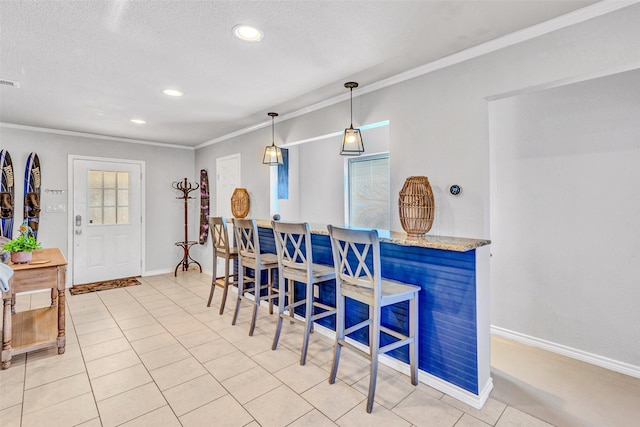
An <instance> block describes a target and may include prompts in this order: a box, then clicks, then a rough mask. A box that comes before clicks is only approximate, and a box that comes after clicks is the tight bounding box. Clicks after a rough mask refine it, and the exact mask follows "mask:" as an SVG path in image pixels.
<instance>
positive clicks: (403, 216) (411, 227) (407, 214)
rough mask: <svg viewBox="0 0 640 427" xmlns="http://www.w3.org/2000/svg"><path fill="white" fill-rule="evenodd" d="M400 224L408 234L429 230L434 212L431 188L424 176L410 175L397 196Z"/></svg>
mask: <svg viewBox="0 0 640 427" xmlns="http://www.w3.org/2000/svg"><path fill="white" fill-rule="evenodd" d="M398 210H399V211H400V225H402V228H403V229H404V231H406V232H407V234H408V235H409V236H421V235H423V234H425V233H426V232H428V231H429V230H431V226H432V225H433V217H434V213H435V203H434V200H433V190H432V189H431V184H429V179H428V178H427V177H426V176H410V177H409V178H407V180H406V181H405V182H404V186H403V187H402V190H400V196H399V197H398Z"/></svg>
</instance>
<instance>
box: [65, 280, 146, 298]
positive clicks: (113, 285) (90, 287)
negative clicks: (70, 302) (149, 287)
mask: <svg viewBox="0 0 640 427" xmlns="http://www.w3.org/2000/svg"><path fill="white" fill-rule="evenodd" d="M135 285H140V281H139V280H138V279H137V277H126V278H124V279H114V280H105V281H104V282H95V283H87V284H86V285H74V286H72V287H71V288H69V292H70V293H71V295H80V294H87V293H89V292H98V291H106V290H108V289H117V288H124V287H127V286H135Z"/></svg>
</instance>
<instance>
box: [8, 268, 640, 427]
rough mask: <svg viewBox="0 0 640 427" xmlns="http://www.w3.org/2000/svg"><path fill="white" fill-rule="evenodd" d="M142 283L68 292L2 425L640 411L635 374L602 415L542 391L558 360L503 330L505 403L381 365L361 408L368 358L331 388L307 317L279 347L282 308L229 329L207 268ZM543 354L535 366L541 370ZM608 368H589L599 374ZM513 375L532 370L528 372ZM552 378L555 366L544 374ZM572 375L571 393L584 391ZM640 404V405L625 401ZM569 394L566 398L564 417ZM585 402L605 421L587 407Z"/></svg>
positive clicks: (432, 419)
mask: <svg viewBox="0 0 640 427" xmlns="http://www.w3.org/2000/svg"><path fill="white" fill-rule="evenodd" d="M142 282H143V284H142V285H138V286H133V287H128V288H122V289H116V290H110V291H102V292H98V293H91V294H85V295H76V296H70V295H68V296H67V308H68V310H67V349H66V352H65V354H64V355H58V354H57V351H56V349H50V350H41V351H37V352H31V353H28V354H27V355H20V356H17V357H15V358H14V359H13V365H12V367H11V368H10V369H8V370H5V371H1V372H0V425H2V427H10V426H44V425H46V426H76V425H83V426H116V425H126V426H180V425H183V426H216V427H217V426H251V427H253V426H313V427H315V426H334V425H338V426H385V427H386V426H388V427H392V426H434V427H437V426H447V427H449V426H456V427H479V426H485V427H486V426H488V425H492V426H497V427H505V426H533V427H538V426H540V427H543V426H549V425H551V424H548V423H547V422H545V421H543V419H546V420H547V421H552V422H558V424H556V425H576V426H591V425H593V426H596V425H598V426H605V425H606V426H627V425H628V426H631V425H637V424H635V423H636V422H637V420H638V416H640V413H639V412H637V411H638V408H640V404H638V403H640V402H638V398H639V396H640V380H638V381H637V382H636V379H635V378H629V377H625V376H620V377H622V379H621V380H620V378H614V379H616V380H618V383H617V384H620V383H622V384H625V385H627V386H628V388H627V389H626V390H627V391H630V393H632V395H631V397H629V398H627V399H626V400H624V399H623V400H622V404H623V405H620V402H619V399H618V398H617V397H613V398H611V397H610V396H609V397H607V396H601V394H598V396H599V397H598V398H602V399H603V401H602V405H603V406H604V407H606V408H608V410H609V412H611V413H612V415H607V414H608V413H609V412H607V411H606V410H605V411H600V410H598V403H597V402H596V405H595V411H594V406H593V405H589V404H585V403H584V402H582V404H576V403H575V402H568V401H567V400H566V399H556V400H555V401H554V400H553V399H547V400H546V401H545V400H544V399H540V398H538V396H540V395H542V396H545V397H547V398H549V396H556V397H557V396H558V395H562V393H563V390H562V388H563V387H559V390H552V391H550V392H549V391H545V390H540V389H539V388H537V386H539V385H538V384H537V383H536V381H539V380H540V378H544V376H540V375H535V374H532V372H534V371H535V369H525V370H524V371H522V369H521V367H522V366H530V367H531V366H534V367H535V366H538V365H540V363H539V361H540V360H541V359H542V360H543V361H544V360H546V359H549V360H556V359H558V358H559V356H556V355H553V356H549V354H550V353H547V352H543V353H542V355H540V354H537V352H538V350H536V349H529V348H528V347H525V346H519V347H518V344H515V343H512V342H510V341H507V340H500V339H498V340H494V346H496V345H497V346H498V347H499V348H500V351H501V355H503V356H505V358H504V360H501V361H500V363H501V365H500V368H501V369H502V370H496V368H495V364H494V374H493V376H494V378H496V388H495V390H494V393H493V394H492V396H496V395H500V396H501V400H502V401H504V402H509V403H510V404H509V405H507V404H505V403H502V402H501V401H499V400H496V399H495V398H493V397H491V398H489V400H488V402H487V404H486V405H485V406H484V408H483V409H482V410H476V409H473V408H471V407H469V406H467V405H464V404H462V403H460V402H459V401H457V400H455V399H453V398H451V397H449V396H446V395H443V394H442V393H440V392H439V391H437V390H435V389H433V388H431V387H428V386H426V385H424V384H420V385H418V386H417V387H413V386H411V384H410V381H409V379H408V377H406V376H404V375H402V374H399V373H397V372H395V371H393V370H392V369H390V368H388V367H385V366H381V368H380V372H379V377H378V387H377V393H376V404H375V406H374V410H373V413H372V414H366V412H365V404H366V393H367V387H368V369H367V367H368V364H367V361H366V360H364V359H362V358H360V357H358V356H356V355H353V354H350V353H349V352H348V351H344V352H343V356H342V358H341V364H340V369H339V371H338V380H337V381H336V384H333V385H329V384H328V382H327V377H328V370H329V367H330V364H331V358H332V345H333V342H332V340H330V339H329V338H327V337H325V336H322V335H321V334H318V333H316V334H314V336H313V337H312V340H311V344H310V348H309V354H308V359H307V364H306V365H305V366H300V365H299V364H298V360H299V348H300V344H301V341H302V329H301V327H300V326H299V325H297V324H296V325H288V324H287V323H285V326H284V328H283V333H282V336H281V340H280V345H279V347H278V349H277V350H276V351H272V350H271V340H272V336H273V332H274V325H275V323H274V317H273V316H269V314H268V311H267V310H266V309H262V308H261V309H260V315H259V320H258V325H257V327H256V332H255V334H254V336H253V337H249V336H248V329H249V327H248V326H249V320H250V315H251V310H250V307H249V306H247V305H246V304H245V305H243V308H242V309H241V312H240V318H239V321H238V324H237V325H236V326H231V314H232V308H233V306H234V304H233V303H234V302H235V295H234V294H232V293H230V296H229V300H228V303H227V308H226V310H225V313H224V314H223V315H222V316H220V315H218V313H217V311H218V307H219V303H220V300H219V298H220V295H221V292H219V291H218V292H216V297H215V298H214V301H213V303H212V307H211V308H207V307H206V306H205V305H206V303H205V302H206V298H207V297H208V293H209V277H208V276H207V275H206V274H199V273H197V272H192V271H189V272H185V273H179V275H178V278H177V279H175V278H174V277H173V275H171V274H169V275H162V276H153V277H145V278H142ZM48 298H49V296H48V293H46V292H45V293H38V294H32V295H19V296H18V302H17V309H18V310H24V309H29V308H32V307H34V306H38V307H40V306H46V305H48V302H49V300H48ZM532 350H533V351H532ZM494 352H495V350H494ZM509 352H510V353H509ZM518 352H521V353H522V354H519V355H518V357H521V358H524V359H525V360H526V364H523V363H520V364H518V363H512V361H511V359H510V358H509V357H508V356H506V355H508V354H515V353H518ZM536 357H538V358H537V359H536ZM545 358H546V359H545ZM545 363H547V362H545ZM545 363H543V364H542V365H540V366H542V369H543V370H544V371H547V370H548V367H549V365H548V363H547V364H545ZM587 369H591V368H587ZM597 369H599V368H596V370H597ZM602 371H605V370H602ZM523 372H524V373H523ZM608 372H609V371H606V372H605V373H604V374H603V373H601V372H599V371H598V372H597V373H596V374H594V375H596V377H598V376H599V377H598V378H602V376H603V375H605V374H606V373H608ZM512 375H521V377H524V376H526V375H530V376H531V378H528V379H527V380H526V381H528V382H524V381H523V380H520V379H519V378H520V377H518V378H516V377H513V376H512ZM554 375H561V373H559V372H553V374H548V375H547V377H549V378H553V377H554ZM606 375H610V374H606ZM615 375H618V374H614V376H615ZM574 383H575V384H577V386H574V389H585V387H586V388H588V387H589V384H581V383H580V381H577V382H576V381H575V380H574ZM614 384H615V383H614ZM542 386H544V385H542ZM547 387H548V388H551V387H552V386H547ZM614 388H615V387H614ZM564 392H567V390H564ZM636 392H637V394H636V395H635V396H634V395H633V393H636ZM552 393H558V394H552ZM568 394H569V395H572V394H573V392H572V391H571V390H569V392H568ZM614 394H615V391H614ZM622 395H623V396H624V395H625V394H624V393H623V394H622ZM577 399H578V400H579V398H577ZM607 399H608V400H607ZM634 399H635V400H634ZM574 400H575V399H574ZM616 402H617V403H616ZM634 402H635V406H632V407H630V408H629V407H628V406H627V405H633V404H634ZM563 403H569V404H570V405H569V413H568V414H565V408H563ZM616 405H617V406H616ZM612 406H613V407H614V409H613V411H611V407H612ZM618 406H620V407H622V408H623V409H622V410H618V409H616V408H618ZM589 408H591V410H592V411H594V413H596V414H601V418H602V417H604V422H602V423H600V419H598V418H595V421H594V418H593V417H590V416H585V411H586V414H587V415H588V414H589V412H588V411H589ZM624 408H627V409H626V410H624ZM571 411H576V414H577V415H576V414H572V413H571ZM603 413H604V415H602V414H603ZM529 414H533V415H529ZM558 414H561V415H563V416H558Z"/></svg>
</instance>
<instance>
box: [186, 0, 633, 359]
mask: <svg viewBox="0 0 640 427" xmlns="http://www.w3.org/2000/svg"><path fill="white" fill-rule="evenodd" d="M638 22H640V5H637V4H636V5H634V6H631V7H627V8H624V9H621V10H618V11H616V12H612V13H610V14H607V15H605V16H602V17H599V18H595V19H592V20H589V21H585V22H583V23H580V24H576V25H573V26H571V27H567V28H563V29H560V30H557V31H554V32H552V33H549V34H546V35H543V36H540V37H537V38H535V39H532V40H529V41H526V42H522V43H519V44H517V45H513V46H510V47H507V48H503V49H501V50H498V51H495V52H492V53H489V54H486V55H483V56H481V57H477V58H475V59H470V60H467V61H465V62H462V63H459V64H457V65H454V66H451V67H448V68H445V69H441V70H438V71H435V72H431V73H429V74H426V75H423V76H420V77H416V78H413V79H411V80H407V81H404V82H401V83H398V84H395V85H393V86H389V87H386V88H383V89H380V90H377V91H374V92H371V93H367V94H364V95H362V96H356V98H354V100H353V101H354V107H353V111H354V125H355V126H359V125H362V124H365V123H375V122H379V121H383V120H389V121H390V127H389V133H390V153H391V194H392V200H393V199H395V197H393V195H394V194H398V192H399V191H400V189H401V187H402V184H403V183H404V180H405V179H406V178H407V177H408V176H411V175H425V176H427V177H429V180H430V182H431V185H432V187H433V189H434V193H435V203H436V216H435V222H434V225H433V228H432V231H431V232H430V233H431V234H443V235H453V236H462V237H483V238H487V237H488V238H491V237H493V233H492V232H491V231H490V224H489V212H490V210H489V200H490V190H489V139H490V134H489V132H490V130H489V108H488V101H487V99H488V98H491V97H493V96H496V95H500V94H504V93H507V92H511V91H519V90H522V89H525V88H531V87H535V86H538V85H545V84H551V83H552V82H558V81H561V80H564V79H571V78H579V77H580V76H586V75H590V74H593V73H602V74H606V73H608V70H614V69H618V68H621V67H627V66H635V67H637V64H640V43H638V42H637V41H638V40H640V26H639V25H638ZM361 84H362V87H365V86H366V82H361ZM355 94H356V92H354V95H355ZM348 118H349V104H348V101H347V102H342V103H340V104H336V105H333V106H331V107H327V108H324V109H322V110H317V111H314V112H311V113H308V114H305V115H302V116H299V117H296V118H293V119H290V120H284V121H282V122H280V123H278V124H277V126H276V133H277V135H278V136H277V138H276V142H277V143H281V142H284V143H286V142H290V141H298V140H304V139H307V138H312V137H317V136H319V135H325V134H328V133H332V132H335V131H336V129H341V128H344V126H345V125H346V124H348V123H347V122H348V120H347V119H348ZM269 131H270V129H267V128H264V129H260V130H258V131H255V132H252V133H250V134H246V135H242V136H239V137H236V138H233V139H231V140H227V141H224V142H220V143H217V144H214V145H212V146H209V147H205V148H202V149H199V150H197V155H196V165H197V166H198V165H200V164H210V165H215V159H216V158H217V157H221V156H224V155H228V154H232V153H236V152H240V153H242V160H243V164H242V184H243V186H245V187H247V188H248V189H249V191H250V194H251V197H252V212H251V215H252V216H254V217H256V218H266V217H267V216H268V214H269V201H268V197H269V187H268V183H269V170H268V168H266V167H263V165H262V164H261V156H262V152H263V150H264V146H265V145H267V143H268V142H269V141H270V135H269ZM210 173H211V171H210ZM302 173H304V172H302ZM452 184H458V185H460V186H462V188H463V193H462V195H461V196H459V197H453V196H450V195H449V194H448V188H449V186H450V185H452ZM391 213H392V229H394V230H401V227H400V221H399V218H398V213H397V209H392V211H391ZM592 231H593V230H592V229H591V228H589V229H586V230H584V232H585V233H591V232H592ZM521 233H522V234H521V237H522V239H521V241H520V246H523V245H526V244H527V238H529V237H536V236H532V235H531V234H529V233H528V232H527V230H521ZM614 258H615V255H614V254H609V255H608V256H607V258H606V260H603V262H604V263H605V264H606V263H609V262H613V259H614ZM209 265H210V261H209ZM628 271H630V270H628ZM573 283H575V282H573ZM573 283H572V284H570V285H567V286H569V287H575V286H576V285H574V284H573ZM504 286H506V285H505V284H503V283H499V282H495V283H493V284H492V290H493V292H494V293H495V292H498V291H499V290H501V289H502V288H504ZM511 286H519V284H517V283H516V284H511ZM557 291H558V292H569V291H568V290H566V289H565V290H557ZM599 291H600V292H602V291H606V290H605V289H603V288H600V290H599ZM612 294H613V295H612V296H611V299H612V300H611V302H610V304H609V309H610V311H616V312H620V317H619V318H617V320H616V321H617V322H620V324H621V325H625V326H626V325H630V324H632V323H631V322H632V321H637V318H636V317H634V315H633V314H629V313H628V312H626V311H627V307H628V306H627V301H626V298H627V296H628V295H617V294H616V293H615V292H612ZM546 303H547V301H546V300H544V301H535V304H536V305H542V304H546ZM494 304H495V306H494V307H493V310H494V311H496V312H505V313H509V314H508V316H510V319H502V320H503V321H505V322H506V321H509V322H510V324H514V325H516V327H518V328H524V327H523V325H524V324H525V323H526V324H528V325H534V324H540V325H545V324H547V322H546V321H545V319H544V318H543V314H542V313H541V312H540V313H535V312H534V313H530V316H528V317H525V316H523V314H522V313H518V312H516V311H515V310H512V311H505V310H507V309H506V308H505V307H504V306H502V305H503V304H509V302H504V301H501V300H494ZM585 311H591V312H593V313H600V305H599V304H598V298H593V299H592V300H591V301H588V303H587V305H586V306H583V307H575V309H574V310H568V311H567V312H565V313H564V315H565V316H566V317H567V318H568V319H570V318H581V315H582V312H585ZM602 315H608V314H607V313H603V314H602ZM636 323H637V322H636ZM566 328H567V331H566V332H565V334H564V337H567V336H574V335H578V334H581V333H582V332H581V330H580V328H581V327H580V325H576V324H568V323H567V325H566ZM536 333H537V334H538V335H539V336H554V335H551V332H550V331H546V330H544V331H543V330H537V331H536ZM557 337H558V339H562V340H564V338H563V337H561V336H557ZM597 340H598V338H597V337H593V338H592V341H593V342H592V343H590V347H589V348H597V349H601V348H604V347H605V346H606V345H607V343H599V342H595V341H597ZM582 342H583V343H584V341H582ZM559 344H565V345H570V344H572V342H566V341H561V342H559ZM620 346H621V347H620V348H619V350H617V351H618V354H619V355H620V357H623V355H625V354H629V353H630V352H631V351H633V349H634V348H637V347H634V346H635V344H633V345H629V344H625V343H620ZM585 350H586V349H585ZM598 351H599V350H598ZM626 360H629V359H626Z"/></svg>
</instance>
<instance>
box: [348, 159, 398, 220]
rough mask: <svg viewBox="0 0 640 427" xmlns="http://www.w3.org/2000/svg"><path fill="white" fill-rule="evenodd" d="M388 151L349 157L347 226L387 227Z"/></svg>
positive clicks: (388, 210) (388, 213)
mask: <svg viewBox="0 0 640 427" xmlns="http://www.w3.org/2000/svg"><path fill="white" fill-rule="evenodd" d="M389 187H390V186H389V154H388V153H385V154H376V155H371V156H362V157H357V158H352V159H349V165H348V176H347V191H348V219H349V225H350V226H351V227H363V228H380V229H384V230H389V229H390V228H391V215H390V204H389Z"/></svg>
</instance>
